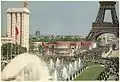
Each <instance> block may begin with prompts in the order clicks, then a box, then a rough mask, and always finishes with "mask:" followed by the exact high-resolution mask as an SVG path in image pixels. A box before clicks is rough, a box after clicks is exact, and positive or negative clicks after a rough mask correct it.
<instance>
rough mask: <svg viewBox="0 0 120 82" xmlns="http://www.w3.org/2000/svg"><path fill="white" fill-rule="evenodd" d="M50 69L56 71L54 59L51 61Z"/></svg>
mask: <svg viewBox="0 0 120 82" xmlns="http://www.w3.org/2000/svg"><path fill="white" fill-rule="evenodd" d="M50 69H54V62H53V60H52V59H50Z"/></svg>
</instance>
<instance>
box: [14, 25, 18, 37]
mask: <svg viewBox="0 0 120 82" xmlns="http://www.w3.org/2000/svg"><path fill="white" fill-rule="evenodd" d="M15 33H16V36H17V35H18V34H19V30H18V25H17V24H16V25H15Z"/></svg>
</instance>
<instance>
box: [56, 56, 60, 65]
mask: <svg viewBox="0 0 120 82" xmlns="http://www.w3.org/2000/svg"><path fill="white" fill-rule="evenodd" d="M56 67H60V60H59V58H57V60H56Z"/></svg>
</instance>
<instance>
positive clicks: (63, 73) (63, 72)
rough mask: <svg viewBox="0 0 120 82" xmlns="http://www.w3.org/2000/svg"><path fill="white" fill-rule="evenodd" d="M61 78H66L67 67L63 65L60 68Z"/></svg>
mask: <svg viewBox="0 0 120 82" xmlns="http://www.w3.org/2000/svg"><path fill="white" fill-rule="evenodd" d="M62 78H63V79H64V80H66V79H67V78H68V72H67V69H66V67H65V66H64V67H63V69H62Z"/></svg>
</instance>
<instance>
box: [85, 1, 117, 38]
mask: <svg viewBox="0 0 120 82" xmlns="http://www.w3.org/2000/svg"><path fill="white" fill-rule="evenodd" d="M99 3H100V7H99V11H98V14H97V17H96V20H95V22H93V23H92V29H91V31H90V33H89V34H88V36H87V37H86V40H97V38H98V37H99V36H100V35H102V34H104V33H112V34H114V35H116V37H119V21H118V17H117V15H116V11H115V4H116V2H115V1H100V2H99ZM106 10H110V11H111V18H112V22H104V18H105V11H106Z"/></svg>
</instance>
